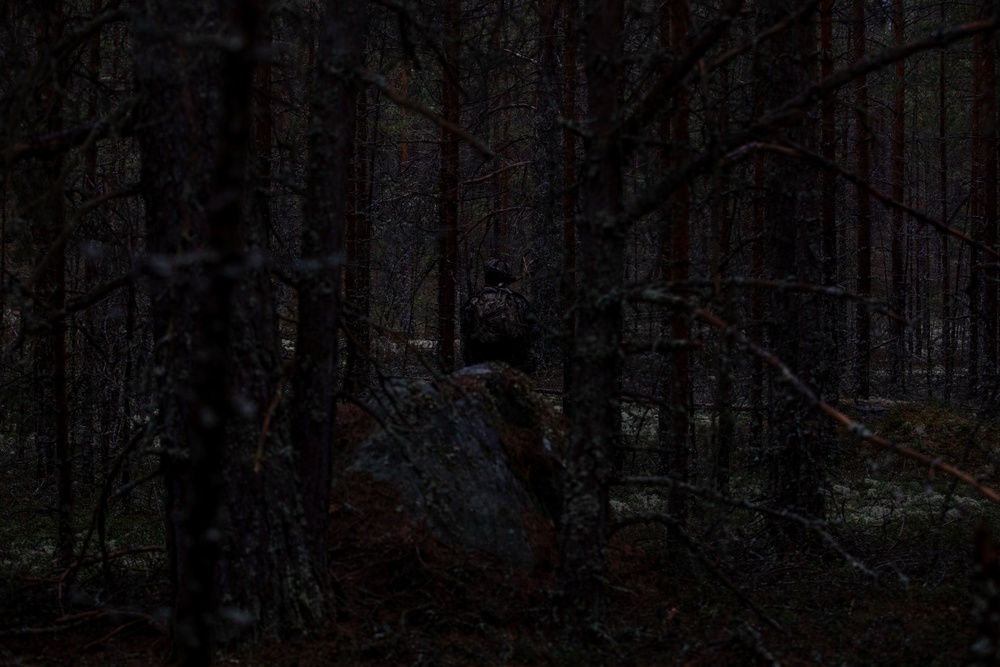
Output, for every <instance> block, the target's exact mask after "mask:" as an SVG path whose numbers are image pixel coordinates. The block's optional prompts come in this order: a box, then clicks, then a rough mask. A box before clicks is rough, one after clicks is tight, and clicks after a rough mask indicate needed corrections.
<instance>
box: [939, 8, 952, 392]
mask: <svg viewBox="0 0 1000 667" xmlns="http://www.w3.org/2000/svg"><path fill="white" fill-rule="evenodd" d="M944 20H945V5H944V3H942V4H941V21H942V25H944ZM946 53H947V51H946V50H945V49H941V52H940V53H939V54H938V97H939V100H938V104H939V106H938V171H939V178H940V185H939V189H940V191H941V209H940V211H941V212H940V218H941V222H942V223H947V222H949V218H948V142H947V130H948V96H947V87H946V86H945V66H946V64H947V59H946V57H945V54H946ZM938 239H939V243H940V244H941V246H940V247H941V250H940V266H941V354H942V355H943V356H944V397H945V399H946V400H951V388H952V383H953V381H954V375H955V351H954V346H955V336H954V330H955V327H954V324H953V322H952V314H951V312H952V293H951V266H950V264H951V262H950V258H949V256H948V235H947V234H939V235H938Z"/></svg>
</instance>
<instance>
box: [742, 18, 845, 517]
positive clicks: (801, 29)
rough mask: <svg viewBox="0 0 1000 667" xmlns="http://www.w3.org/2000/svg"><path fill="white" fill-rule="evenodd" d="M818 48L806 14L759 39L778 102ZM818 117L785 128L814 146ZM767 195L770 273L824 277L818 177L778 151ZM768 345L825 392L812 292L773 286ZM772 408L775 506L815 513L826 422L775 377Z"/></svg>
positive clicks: (814, 280)
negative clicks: (807, 56)
mask: <svg viewBox="0 0 1000 667" xmlns="http://www.w3.org/2000/svg"><path fill="white" fill-rule="evenodd" d="M795 6H796V2H795V1H794V0H768V1H767V2H765V3H764V4H763V5H762V6H761V8H760V11H759V13H758V19H759V20H760V21H761V23H760V25H761V27H764V28H766V27H769V26H771V25H774V24H775V23H776V22H778V21H779V20H781V18H782V17H784V16H787V15H788V14H790V13H791V12H792V11H793V10H794V8H795ZM815 49H816V31H815V24H814V23H813V22H812V21H811V20H804V21H802V22H801V23H799V24H795V25H792V26H790V27H788V28H787V29H786V30H784V31H783V32H782V33H780V34H779V35H776V36H775V37H774V38H773V39H772V40H769V41H768V42H767V43H765V44H762V45H761V52H762V60H763V62H764V63H765V64H766V65H768V66H769V72H770V76H769V80H768V81H767V83H766V84H764V85H765V98H766V99H767V100H769V101H770V103H771V104H780V103H781V102H782V101H784V100H786V99H790V98H792V97H793V96H794V95H795V94H797V93H799V92H800V91H803V90H806V89H807V88H808V87H809V85H810V84H811V83H812V82H813V81H814V80H815V76H816V72H815V70H814V69H812V68H810V67H804V66H802V64H801V63H800V62H799V61H800V60H801V58H802V57H803V54H809V53H814V52H815ZM816 121H818V118H815V117H810V116H806V117H804V118H803V119H802V120H801V121H799V122H798V123H796V124H795V125H791V126H789V127H785V128H782V131H783V133H784V134H785V136H787V137H788V138H789V139H791V140H792V141H794V142H796V143H798V144H800V145H804V146H814V145H815V144H816V138H815V133H814V128H815V127H816ZM764 192H765V194H766V196H767V201H766V205H765V206H766V210H765V216H766V217H765V220H764V235H765V243H766V244H767V246H768V248H769V249H770V252H769V253H768V257H767V263H766V269H767V274H768V276H769V277H770V278H772V279H785V278H786V277H789V275H791V276H792V277H794V279H795V280H797V281H799V282H803V283H811V284H820V283H821V282H822V262H821V261H820V259H821V253H822V227H821V224H820V217H819V213H820V211H819V203H820V202H819V195H820V184H819V181H818V177H817V176H816V175H815V174H814V173H812V172H810V171H809V170H805V169H803V168H802V166H801V165H800V164H798V163H797V162H795V161H792V160H788V159H786V158H783V157H780V156H776V157H772V158H769V160H768V166H767V170H766V175H765V179H764ZM768 301H769V303H768V305H769V320H770V323H771V336H770V340H771V348H772V350H773V351H774V353H775V354H776V355H777V356H778V357H779V358H780V359H782V360H783V361H784V362H785V363H786V364H788V366H789V367H790V368H791V369H792V370H793V372H795V374H796V375H797V376H798V377H799V378H800V379H802V380H803V381H804V382H805V383H806V384H807V385H808V386H810V387H812V388H813V389H814V390H815V391H816V392H817V393H818V394H819V395H820V396H823V397H824V398H827V397H828V396H827V392H828V390H829V373H830V368H831V366H832V358H831V355H832V349H831V347H832V346H831V344H830V341H829V328H828V326H827V325H826V324H825V323H824V321H823V319H824V313H825V305H824V304H823V302H822V301H821V300H820V298H819V297H818V296H817V295H815V294H807V295H802V294H796V293H792V292H790V291H787V290H782V289H775V290H772V291H771V292H770V293H769V300H768ZM772 384H773V387H772V396H773V398H772V406H771V410H770V418H771V423H770V429H769V432H770V434H771V442H770V446H769V451H768V461H769V464H770V471H771V494H772V498H773V500H774V502H775V504H776V505H777V506H778V507H781V508H783V509H786V510H790V511H794V512H798V513H801V514H805V515H807V516H812V517H822V516H823V512H824V506H823V495H822V490H821V489H822V486H823V484H822V480H823V479H824V461H825V454H826V452H825V448H826V444H827V443H826V440H827V436H826V435H825V431H826V428H825V426H824V425H823V424H822V422H821V421H820V419H819V417H818V415H817V414H816V413H815V411H814V410H813V408H811V407H810V406H807V405H805V403H804V401H803V400H802V397H801V396H799V395H798V393H797V392H795V391H794V390H793V389H792V388H791V387H790V386H789V385H788V384H787V383H785V382H782V381H780V380H779V379H777V378H774V376H772ZM778 528H779V532H781V533H782V534H785V533H788V534H792V535H797V534H798V533H800V532H801V531H800V530H799V529H798V528H795V527H789V530H785V529H783V527H778Z"/></svg>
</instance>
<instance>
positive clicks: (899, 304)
mask: <svg viewBox="0 0 1000 667" xmlns="http://www.w3.org/2000/svg"><path fill="white" fill-rule="evenodd" d="M892 34H893V42H894V44H895V45H896V46H901V45H902V44H903V42H904V39H905V25H904V15H903V0H893V3H892ZM905 67H906V63H905V61H903V60H900V61H898V62H897V63H896V76H895V93H894V95H893V102H892V113H893V121H892V153H891V158H890V159H891V163H892V175H891V180H892V198H893V199H894V200H896V201H898V202H902V201H903V197H904V190H903V178H904V174H905V163H904V161H903V160H904V155H903V153H904V147H905V143H904V142H905V139H906V84H905V74H906V69H905ZM903 233H904V229H903V211H902V210H901V209H899V208H893V209H892V249H891V255H892V287H891V290H890V295H889V307H890V308H891V309H892V310H893V311H894V312H895V313H896V314H898V315H899V317H898V318H895V319H893V320H891V322H892V325H891V326H892V336H891V344H890V346H889V385H890V387H891V388H892V391H893V392H895V393H897V394H898V395H902V394H904V393H905V392H906V374H905V369H904V360H905V358H906V347H905V340H904V337H905V335H906V322H905V321H903V319H902V318H904V317H905V316H906V312H907V309H906V269H905V267H904V266H903V257H904V248H903V244H904V239H903Z"/></svg>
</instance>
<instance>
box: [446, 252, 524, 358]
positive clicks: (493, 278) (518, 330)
mask: <svg viewBox="0 0 1000 667" xmlns="http://www.w3.org/2000/svg"><path fill="white" fill-rule="evenodd" d="M485 274H486V276H485V286H484V287H483V289H482V290H480V291H479V292H478V293H477V294H475V295H473V296H472V297H470V298H469V299H468V300H467V301H466V302H465V303H464V304H462V322H461V331H462V356H463V358H464V360H465V363H466V365H471V364H478V363H481V362H484V361H502V362H505V363H507V364H509V365H510V366H513V367H515V368H518V369H520V370H522V371H524V372H526V373H531V372H532V371H533V370H534V368H535V365H536V361H535V357H534V354H533V350H532V348H533V345H534V342H535V340H537V339H538V334H539V329H538V323H537V321H536V318H535V316H534V313H533V311H532V309H531V304H530V303H529V302H528V300H527V299H526V298H525V297H524V295H523V294H520V293H518V292H515V291H513V290H512V289H510V287H509V286H510V285H511V284H512V283H514V282H516V281H517V278H514V277H513V276H512V275H511V272H510V267H509V266H508V265H507V262H505V261H503V260H501V259H491V260H488V261H487V262H486V264H485Z"/></svg>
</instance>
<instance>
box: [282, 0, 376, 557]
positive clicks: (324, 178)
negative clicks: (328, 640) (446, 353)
mask: <svg viewBox="0 0 1000 667" xmlns="http://www.w3.org/2000/svg"><path fill="white" fill-rule="evenodd" d="M367 22H368V16H367V0H351V1H350V2H346V1H344V0H329V1H328V2H327V3H326V5H325V8H324V13H323V17H322V18H321V23H320V33H319V44H318V47H317V50H316V67H315V71H314V80H313V91H312V99H311V102H310V109H311V117H310V131H309V156H308V158H307V162H306V192H307V195H306V203H305V211H304V217H303V221H302V242H301V243H302V246H301V250H300V252H301V255H302V260H303V266H304V267H305V270H304V271H303V272H302V275H301V276H300V279H299V292H298V294H299V318H298V322H299V328H298V339H297V342H296V345H295V375H294V383H293V395H294V396H295V411H294V414H293V417H292V437H293V440H294V443H295V448H296V450H297V451H298V455H299V476H300V478H301V480H302V487H303V498H304V503H305V513H306V522H307V525H308V526H309V529H308V540H309V549H310V553H311V555H312V560H313V562H314V563H315V564H316V566H317V568H319V571H320V572H323V573H325V572H326V562H327V558H326V553H327V531H326V525H327V514H328V512H329V506H330V484H331V482H332V475H333V470H332V468H331V465H332V461H333V457H332V453H333V428H334V417H335V415H336V407H335V406H336V398H337V379H336V378H337V326H338V322H339V319H340V310H341V303H340V290H341V284H340V282H341V271H342V270H343V264H342V262H343V260H342V258H341V255H342V253H343V250H344V227H345V225H346V221H347V188H348V168H347V165H348V164H349V163H350V161H351V159H352V158H353V155H354V134H355V118H356V113H357V106H358V86H359V78H358V68H359V67H360V65H361V61H362V58H363V55H364V45H365V29H366V26H367Z"/></svg>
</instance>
